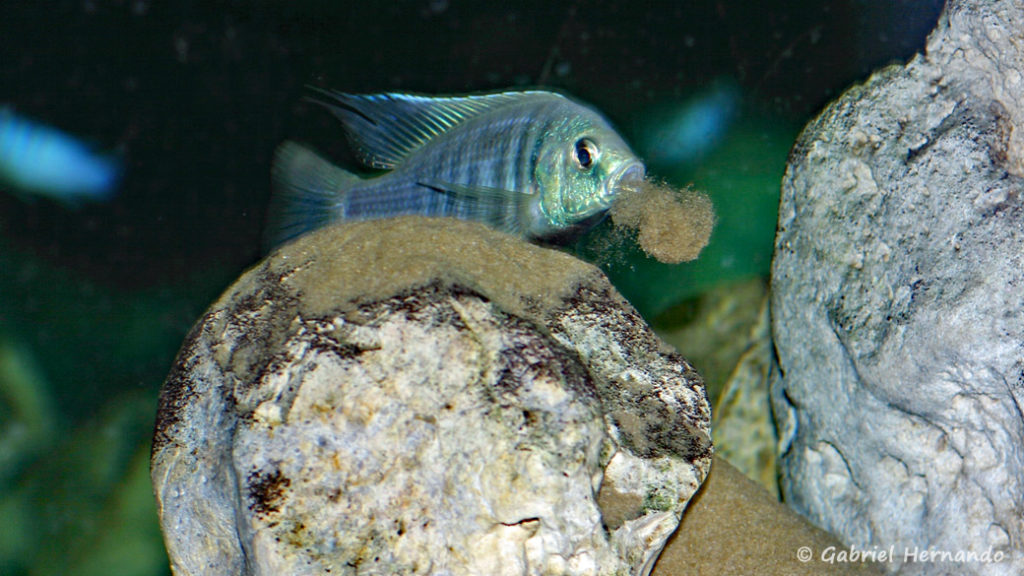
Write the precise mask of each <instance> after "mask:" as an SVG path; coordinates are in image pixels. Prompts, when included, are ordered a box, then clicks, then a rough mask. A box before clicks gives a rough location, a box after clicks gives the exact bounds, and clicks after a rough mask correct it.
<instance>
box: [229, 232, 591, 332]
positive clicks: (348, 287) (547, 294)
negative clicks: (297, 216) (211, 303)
mask: <svg viewBox="0 0 1024 576" xmlns="http://www.w3.org/2000/svg"><path fill="white" fill-rule="evenodd" d="M311 234H312V235H316V236H317V237H318V238H317V240H315V241H308V242H292V243H289V244H286V245H284V246H283V247H281V248H280V249H278V250H277V251H275V252H274V254H272V255H271V256H270V257H269V258H267V259H266V260H265V261H264V263H263V264H261V266H262V267H263V268H264V269H265V270H264V272H265V274H270V275H275V274H276V275H278V276H280V281H281V283H282V284H283V285H286V286H288V287H289V289H291V290H293V291H294V292H296V293H297V294H298V295H300V307H301V309H302V310H301V312H302V313H304V314H306V315H317V314H320V313H322V312H323V311H324V310H325V309H328V308H330V309H332V310H334V311H337V310H338V309H339V306H341V307H344V305H345V304H344V303H345V302H348V303H350V304H349V306H350V307H352V308H354V307H355V306H356V305H357V304H358V303H359V302H366V301H374V300H379V299H381V298H386V297H388V296H391V295H394V294H398V293H401V292H403V291H405V290H407V289H409V288H413V287H421V286H425V285H427V284H431V283H433V282H437V281H440V283H441V284H443V285H452V284H458V285H462V286H466V287H468V288H470V289H472V290H474V291H476V292H479V293H481V294H487V296H488V297H489V298H490V299H491V300H492V301H494V302H495V303H496V304H497V305H498V306H499V307H500V308H502V309H503V310H505V311H506V312H510V313H512V314H520V315H521V314H527V315H529V314H528V312H527V310H526V309H527V308H532V309H534V311H537V310H546V309H549V308H551V307H552V306H555V305H556V303H559V302H561V300H562V299H563V298H564V297H566V296H568V294H569V293H571V291H572V290H573V289H574V288H575V286H577V285H578V284H579V282H580V281H581V280H583V279H587V278H592V277H595V276H597V275H600V272H599V271H598V270H597V268H595V267H593V266H591V265H589V264H587V263H585V262H582V261H580V260H578V259H576V258H573V257H572V256H570V255H568V254H564V253H562V252H558V251H555V250H551V249H548V248H542V247H539V246H533V245H528V244H525V243H523V242H522V241H521V240H519V239H518V238H515V237H513V236H510V235H508V234H504V233H502V232H498V231H496V230H493V229H491V228H488V227H487V226H485V225H483V224H478V223H473V222H464V221H459V220H453V219H450V218H426V217H422V216H402V217H398V218H389V219H385V220H374V221H369V222H352V223H346V224H345V225H344V226H331V227H327V228H324V229H321V230H317V231H315V232H312V233H311ZM467 237H469V238H472V240H471V241H469V242H467V241H466V238H467ZM524 251H525V252H528V253H535V254H541V253H547V257H546V258H540V257H535V258H525V259H524V258H522V257H521V256H520V255H521V254H522V253H523V252H524ZM314 262H315V263H316V270H317V271H316V273H311V272H310V271H309V270H310V266H312V265H313V263H314ZM246 278H249V279H255V278H256V276H253V275H250V276H247V277H246ZM242 281H244V280H242ZM242 281H240V282H242ZM236 288H241V287H240V286H239V287H236Z"/></svg>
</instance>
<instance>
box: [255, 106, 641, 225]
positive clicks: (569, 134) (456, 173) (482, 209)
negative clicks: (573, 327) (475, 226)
mask: <svg viewBox="0 0 1024 576" xmlns="http://www.w3.org/2000/svg"><path fill="white" fill-rule="evenodd" d="M324 94H325V95H326V96H328V97H329V100H325V101H322V102H321V104H324V105H325V106H326V107H327V108H328V109H329V110H330V111H331V112H332V113H333V114H334V115H335V116H336V117H337V118H338V119H339V120H340V121H341V122H342V124H343V125H344V127H345V130H346V134H347V135H348V137H349V140H350V142H351V143H352V145H353V147H354V149H355V151H356V154H357V157H358V158H359V160H360V161H361V162H362V163H363V164H365V165H366V166H368V167H371V168H376V169H381V170H387V172H385V173H383V174H381V175H379V176H372V177H367V178H361V177H359V176H356V175H355V174H352V173H350V172H348V171H346V170H343V169H341V168H339V167H337V166H334V165H333V164H331V163H330V162H329V161H327V160H325V159H323V158H321V157H320V156H318V155H316V154H315V153H314V152H312V151H310V150H309V149H307V148H305V147H303V146H301V145H299V144H296V143H293V142H286V143H284V144H282V145H281V147H279V149H278V151H277V154H276V157H275V161H274V168H273V180H274V188H275V201H274V203H273V205H272V206H271V214H270V216H271V219H272V220H271V222H272V226H271V229H270V230H269V235H270V236H269V240H270V242H271V244H278V243H280V242H283V241H286V240H288V239H290V238H293V237H295V236H298V235H300V234H302V233H304V232H306V231H309V230H312V229H315V228H318V227H320V226H323V225H326V224H329V223H332V222H336V221H342V220H370V219H376V218H387V217H392V216H399V215H407V214H419V215H424V216H452V217H456V218H461V219H465V220H476V221H480V222H484V223H487V224H489V225H490V226H492V227H494V228H497V229H499V230H502V231H505V232H508V233H510V234H515V235H519V236H522V237H525V238H528V239H533V240H546V239H551V238H557V237H560V236H563V235H565V234H566V233H568V232H571V231H573V230H576V229H578V228H581V227H586V226H587V225H590V224H592V223H593V222H594V221H596V220H597V219H599V218H600V217H602V216H603V215H604V213H605V212H606V211H607V210H608V208H609V207H610V206H611V203H612V201H613V200H614V198H615V196H616V192H617V190H618V189H619V187H620V186H622V185H623V184H625V183H628V182H632V181H636V182H639V181H640V180H642V179H643V177H644V172H645V169H644V165H643V163H642V162H641V161H640V160H639V159H638V158H637V157H636V156H635V155H634V154H633V152H632V151H631V150H630V148H629V146H628V145H627V144H626V143H625V142H624V141H623V139H622V138H621V137H620V136H619V134H618V133H617V132H616V131H615V130H614V129H613V128H612V127H611V125H610V124H609V123H608V121H607V120H605V119H604V117H603V116H601V115H600V114H599V113H598V112H596V111H594V110H593V109H591V108H589V107H587V106H584V105H582V104H579V103H577V102H575V101H573V100H571V99H569V98H567V97H565V96H562V95H560V94H556V93H553V92H545V91H538V90H535V91H524V92H501V93H495V94H483V95H473V96H462V97H438V98H433V97H426V96H417V95H409V94H378V95H351V94H343V93H338V92H324Z"/></svg>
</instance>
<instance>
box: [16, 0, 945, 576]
mask: <svg viewBox="0 0 1024 576" xmlns="http://www.w3.org/2000/svg"><path fill="white" fill-rule="evenodd" d="M940 8H941V2H939V1H937V0H931V1H927V2H926V1H919V0H918V1H915V0H892V1H884V2H883V1H872V0H842V1H822V2H805V1H784V0H772V1H765V2H757V3H754V2H744V3H741V2H725V1H689V2H667V1H649V2H636V1H609V2H577V1H566V2H551V1H547V0H545V1H531V2H505V1H502V2H497V1H495V2H468V1H462V2H460V1H457V0H418V1H394V2H345V1H336V2H312V1H290V2H289V1H280V2H256V1H251V2H241V1H236V2H198V1H177V2H148V1H102V0H90V1H67V2H46V1H40V2H36V1H28V0H3V1H0V39H2V41H0V106H8V107H10V108H11V109H13V110H15V111H16V112H17V113H18V114H21V115H24V116H26V117H30V118H33V119H36V120H38V121H40V122H44V123H46V124H49V125H52V126H56V127H59V128H60V129H61V130H64V131H66V132H68V133H71V134H74V135H76V136H78V137H80V138H82V139H83V140H85V141H87V142H89V143H91V144H93V145H95V146H96V147H97V148H99V149H103V150H112V151H115V152H116V154H118V155H119V156H120V157H121V158H122V159H123V161H124V165H125V176H124V179H123V182H122V184H121V187H120V189H119V191H118V195H117V197H116V198H115V199H113V200H112V201H109V202H104V203H93V204H84V205H82V206H79V207H69V206H65V205H62V204H60V203H57V202H54V201H52V200H49V199H45V198H36V199H33V198H26V197H25V196H24V195H16V194H11V193H7V192H5V191H4V190H2V189H0V357H2V358H4V359H3V360H0V367H3V366H6V368H5V369H0V523H2V524H5V526H4V527H2V528H0V574H4V575H7V574H11V575H18V574H54V573H68V574H92V573H96V574H100V573H109V574H117V573H123V574H140V575H141V574H164V573H167V569H166V564H165V563H166V561H165V559H163V558H162V557H161V556H160V554H161V552H160V549H159V540H158V539H157V540H156V544H155V545H148V546H147V545H146V544H145V543H146V542H150V543H152V542H153V541H154V538H155V536H153V534H154V532H153V530H154V528H153V526H155V517H154V516H152V503H151V502H146V501H145V490H144V485H143V484H141V480H139V477H140V476H139V475H140V474H141V472H140V471H139V470H140V469H141V468H140V466H142V464H140V462H142V461H143V460H144V459H145V452H146V444H147V442H148V435H149V432H150V428H149V427H150V425H151V420H152V410H153V409H154V407H155V399H156V395H157V393H158V390H159V386H160V384H161V382H162V380H163V378H164V376H165V375H166V373H167V370H168V368H169V366H170V363H171V361H172V359H173V356H174V353H175V352H176V350H177V346H178V345H179V344H180V342H181V340H182V339H183V337H184V335H185V332H186V331H187V330H188V328H189V327H190V326H191V324H192V322H193V321H195V319H196V318H197V317H198V316H199V315H200V314H201V313H202V311H203V310H204V309H205V308H206V306H208V305H209V303H210V302H212V300H213V299H214V298H215V297H216V296H217V295H218V294H219V293H220V291H222V290H223V289H224V288H225V287H226V286H227V285H228V284H229V283H230V282H231V280H232V279H233V278H235V277H236V276H237V275H238V274H239V273H240V272H241V271H242V270H244V269H245V268H246V267H248V266H251V265H252V264H254V263H255V262H256V261H257V260H258V258H259V256H260V253H259V247H260V236H261V229H262V225H263V222H264V219H265V207H266V205H267V201H268V198H269V178H268V175H269V162H270V158H271V155H272V152H273V150H274V147H275V146H276V145H277V144H278V143H280V142H281V141H282V140H284V139H286V138H293V139H299V140H303V141H306V142H308V143H311V144H312V145H314V146H315V147H316V148H318V149H320V150H321V151H322V152H323V153H325V154H326V155H329V156H333V157H335V158H336V159H338V160H339V161H342V162H344V161H345V159H346V158H349V156H348V151H347V147H346V142H345V140H344V139H343V138H342V137H341V132H340V131H339V127H338V125H337V123H336V121H335V120H334V119H333V117H331V116H330V115H329V114H327V113H325V112H324V111H323V110H322V109H319V108H317V107H316V106H313V105H310V104H308V103H305V102H304V101H303V96H304V95H307V94H308V91H307V89H306V86H309V85H313V86H320V87H326V88H334V89H339V90H344V91H348V92H374V91H416V92H425V93H463V92H471V91H480V90H495V89H505V88H510V87H535V86H544V87H551V88H557V89H561V90H564V91H566V92H568V93H570V94H573V95H575V96H577V97H579V98H580V99H582V100H585V101H587V102H589V103H592V104H593V105H595V106H596V107H597V108H599V109H600V110H602V111H604V112H605V113H606V114H607V115H608V116H609V118H611V120H612V121H613V123H615V124H616V125H617V126H618V127H619V128H620V129H621V131H622V132H623V133H624V135H625V136H626V138H627V140H629V141H630V142H633V143H634V147H635V148H636V149H637V151H638V152H639V153H640V155H641V156H643V155H644V154H645V152H651V150H649V149H648V150H645V149H644V142H645V130H648V129H649V128H648V125H649V122H648V120H649V116H650V114H651V113H652V111H659V110H660V111H664V110H671V109H672V108H673V107H681V106H684V105H685V104H686V102H688V101H689V99H691V98H693V97H694V95H695V94H699V93H700V91H701V90H702V89H703V88H705V87H707V86H709V85H712V84H713V83H715V82H720V81H723V79H725V81H727V82H729V83H730V85H732V86H735V89H736V91H737V94H739V99H740V104H739V106H738V111H737V113H736V114H735V116H734V117H733V118H732V121H731V122H730V123H729V125H728V127H726V128H725V129H724V136H723V137H722V139H721V141H719V142H717V143H716V144H715V145H714V146H709V148H708V150H707V151H706V152H705V153H703V155H702V156H701V157H700V158H698V159H696V160H694V161H693V162H690V163H688V164H685V165H668V166H665V165H663V166H656V167H654V168H656V170H655V169H654V168H652V171H655V172H656V173H658V175H660V176H662V177H664V178H667V179H668V180H669V181H671V182H673V183H675V184H678V185H683V184H686V183H688V182H691V181H692V182H696V183H697V184H698V185H699V186H701V187H702V188H704V189H706V190H707V191H708V192H709V193H710V194H711V196H712V198H713V199H714V201H715V203H716V206H717V207H718V210H719V218H720V227H719V229H718V230H717V231H716V233H715V234H716V235H715V236H714V237H713V241H712V246H711V247H709V249H708V253H707V255H708V257H707V258H706V259H702V260H701V261H698V262H697V263H695V264H691V265H683V266H680V267H667V266H662V265H657V264H654V263H652V262H649V261H644V260H643V259H642V257H640V256H639V255H637V254H626V255H625V256H623V257H621V258H618V257H608V256H607V255H602V254H599V253H598V252H599V251H600V250H601V249H602V246H604V244H601V243H600V242H596V243H595V242H590V243H589V244H588V242H587V241H586V240H584V242H583V243H581V246H579V247H578V249H579V251H580V253H581V254H583V255H585V256H588V257H591V258H593V259H596V260H599V261H601V262H602V263H603V264H604V265H605V267H606V268H607V269H608V270H609V273H610V275H611V276H612V278H613V280H615V281H616V283H617V284H618V285H619V286H620V287H621V289H622V290H623V291H624V293H625V294H626V295H627V297H629V298H630V299H631V300H632V301H634V302H635V303H636V305H637V306H638V308H639V309H640V310H641V312H643V313H645V315H648V316H649V317H654V316H656V315H658V314H659V313H661V312H663V311H664V310H666V309H668V308H669V307H671V306H673V305H676V304H678V303H679V302H681V301H684V300H685V299H687V298H691V297H693V296H694V295H695V294H697V293H699V292H701V291H704V290H708V289H712V288H713V287H714V286H716V285H718V284H720V283H723V282H727V281H729V280H734V279H737V278H742V277H747V276H756V275H761V276H764V275H766V274H767V271H768V264H769V259H770V252H771V239H772V234H773V232H774V221H775V212H774V210H775V203H776V201H777V194H778V183H779V179H780V178H781V176H782V172H783V169H784V164H785V158H786V153H787V151H788V149H789V146H790V145H791V144H792V141H793V139H794V138H795V137H796V135H797V134H798V132H799V129H800V126H802V125H803V124H804V123H805V122H807V121H808V120H809V119H810V118H812V117H813V115H814V114H815V113H816V112H817V111H819V110H820V109H821V108H822V107H823V106H824V105H825V104H826V103H827V102H828V101H829V100H831V99H833V98H835V97H836V96H838V94H839V93H841V92H842V90H844V89H845V88H846V87H848V86H849V85H850V84H851V83H854V82H856V81H858V80H862V79H864V78H866V76H867V75H868V74H869V73H870V72H871V71H872V70H873V69H876V68H878V67H879V66H882V65H885V64H887V63H890V62H892V61H898V60H904V59H906V58H908V57H910V56H911V55H912V54H913V53H915V52H916V51H918V50H920V49H921V47H922V46H923V43H924V38H925V35H926V34H927V32H928V31H929V30H930V29H931V28H932V27H933V26H934V24H935V21H936V19H937V17H938V13H939V10H940ZM598 234H599V233H598ZM4 362H6V363H7V364H4ZM19 363H20V364H19ZM12 365H14V366H28V368H26V369H25V370H21V371H20V372H19V371H18V370H13V371H12V369H10V366H12ZM26 370H27V371H26ZM12 374H14V375H12ZM25 387H28V388H29V389H30V391H29V392H24V391H19V390H23V388H25ZM26 394H27V397H29V398H30V400H28V401H26V400H25V398H26ZM31 398H36V400H31ZM26 402H28V404H26ZM32 402H36V404H37V406H36V407H35V408H33V407H32V404H31V403H32ZM33 418H34V419H35V420H33ZM25 419H28V421H29V423H28V424H27V426H29V428H30V429H32V430H37V431H38V430H43V432H40V433H39V434H38V435H37V441H35V442H24V443H22V442H19V441H18V439H17V437H16V436H15V435H16V434H19V433H20V432H19V431H18V428H17V427H18V426H19V425H20V424H21V423H22V422H21V421H22V420H25ZM33 422H35V424H33ZM38 422H43V423H42V424H39V423H38ZM33 426H35V428H33ZM5 450H6V452H5ZM132 474H134V476H132ZM132 478H134V480H131V479H132ZM140 486H142V488H140ZM131 495H136V496H137V499H136V500H130V498H129V497H130V496H131ZM139 499H141V500H139ZM132 502H135V503H132ZM133 506H134V508H133ZM5 512H6V513H7V516H6V518H5V517H4V516H5ZM122 533H124V534H135V535H137V536H138V538H137V539H138V540H139V541H140V542H141V544H140V543H134V544H131V545H129V543H128V541H127V540H118V539H116V538H113V537H112V536H111V534H115V535H116V534H122ZM129 540H130V539H129ZM104 554H106V556H104ZM118 554H125V555H128V554H134V556H132V557H131V559H130V560H125V559H119V557H118ZM47 558H49V559H47ZM53 558H57V559H58V560H59V561H54V560H53ZM110 566H116V567H117V568H116V569H114V571H110V569H111V568H110Z"/></svg>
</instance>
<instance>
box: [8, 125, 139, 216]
mask: <svg viewBox="0 0 1024 576" xmlns="http://www.w3.org/2000/svg"><path fill="white" fill-rule="evenodd" d="M120 173H121V170H120V163H119V162H118V161H117V160H116V159H115V158H112V157H107V156H103V155H100V154H97V153H95V152H93V151H92V150H90V149H89V148H88V147H87V146H86V145H85V144H83V143H82V142H80V141H79V140H78V139H76V138H74V137H73V136H71V135H69V134H66V133H64V132H61V131H60V130H57V129H55V128H51V127H49V126H46V125H43V124H40V123H38V122H35V121H33V120H30V119H27V118H24V117H22V116H19V115H17V114H15V113H14V112H12V111H11V110H9V109H0V185H3V184H6V185H7V186H8V187H10V188H12V189H13V190H14V191H16V192H22V193H27V194H34V195H40V196H48V197H51V198H55V199H57V200H60V201H62V202H66V203H70V204H74V203H77V202H78V201H80V200H94V201H95V200H107V199H109V198H111V197H112V196H113V195H114V193H115V192H116V188H117V183H118V180H119V179H120Z"/></svg>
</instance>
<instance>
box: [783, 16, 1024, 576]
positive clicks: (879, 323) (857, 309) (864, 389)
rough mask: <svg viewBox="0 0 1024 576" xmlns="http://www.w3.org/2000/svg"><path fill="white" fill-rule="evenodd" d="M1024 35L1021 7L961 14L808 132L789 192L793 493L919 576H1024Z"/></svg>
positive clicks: (786, 330) (786, 416)
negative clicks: (912, 555) (910, 556)
mask: <svg viewBox="0 0 1024 576" xmlns="http://www.w3.org/2000/svg"><path fill="white" fill-rule="evenodd" d="M1021 30H1024V4H1022V3H1021V2H1020V1H1008V0H1001V1H989V0H982V1H966V0H954V1H951V2H949V3H948V5H947V7H946V12H945V14H944V15H943V17H942V18H941V20H940V22H939V25H938V27H937V28H936V30H935V31H934V32H933V33H932V35H931V36H930V37H929V40H928V45H927V52H926V54H925V55H921V56H918V57H916V58H914V59H913V60H912V61H911V62H910V63H909V64H907V65H906V66H905V67H890V68H888V69H885V70H882V71H880V72H878V73H877V74H875V75H874V76H873V77H871V78H870V79H869V80H868V81H867V82H866V83H865V84H863V85H861V86H857V87H855V88H853V89H851V90H850V91H849V92H847V93H846V94H844V95H843V96H842V97H841V98H840V99H839V100H838V101H836V102H835V103H833V104H832V105H831V106H829V107H828V109H827V110H825V111H824V112H823V113H822V114H821V115H820V117H819V118H817V119H816V120H815V121H814V122H812V123H811V124H809V125H808V127H807V128H806V130H805V131H804V133H803V134H802V136H801V137H800V139H799V140H798V142H797V144H796V146H795V148H794V150H793V152H792V154H791V158H790V163H789V166H788V170H787V173H786V177H785V179H784V183H783V189H782V201H781V206H780V214H779V230H778V235H777V238H776V252H775V260H774V264H773V271H772V274H773V276H772V290H773V298H772V314H773V320H772V325H773V326H772V327H773V335H774V340H775V344H776V350H777V357H778V368H779V370H778V373H777V377H776V378H775V379H774V382H773V384H772V401H773V409H774V413H775V416H776V418H777V425H778V427H779V429H780V461H781V470H782V489H783V493H784V495H785V498H786V499H787V500H788V501H789V503H790V504H791V505H792V506H794V507H795V508H796V509H797V510H799V511H800V512H802V513H803V514H805V515H806V516H807V517H809V518H811V519H812V520H813V521H814V522H816V523H817V524H818V525H820V526H822V527H824V528H826V529H828V530H830V531H832V532H833V533H835V534H837V535H839V536H840V538H841V539H843V540H844V541H845V542H846V543H847V544H854V545H856V546H858V547H861V548H865V547H874V546H878V547H885V548H888V547H889V546H894V547H895V550H896V552H897V558H896V561H894V562H892V563H891V564H890V565H889V567H890V568H891V569H893V570H896V569H901V570H902V573H904V574H919V573H921V574H924V573H927V574H1021V573H1024V552H1022V551H1024V514H1022V502H1024V417H1022V411H1021V405H1022V402H1024V196H1022V190H1024V186H1022V179H1021V176H1022V175H1024V35H1022V34H1021ZM915 550H917V551H926V550H931V551H935V552H943V553H949V554H951V555H955V554H956V553H960V554H961V555H960V556H959V560H958V558H957V557H956V556H952V557H949V558H946V557H939V558H935V557H933V556H929V557H928V558H927V559H925V560H924V561H916V562H914V561H911V562H903V560H904V559H905V558H906V555H905V551H910V552H913V551H915ZM985 552H988V553H989V554H990V556H989V557H988V558H989V559H990V560H991V561H986V560H985V558H984V557H981V556H974V557H970V556H967V555H968V554H970V553H973V554H975V555H982V554H984V553H985ZM917 558H919V559H920V558H921V556H920V555H918V556H917ZM997 559H998V561H997Z"/></svg>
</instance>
